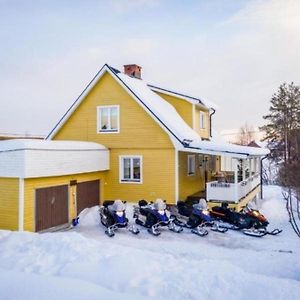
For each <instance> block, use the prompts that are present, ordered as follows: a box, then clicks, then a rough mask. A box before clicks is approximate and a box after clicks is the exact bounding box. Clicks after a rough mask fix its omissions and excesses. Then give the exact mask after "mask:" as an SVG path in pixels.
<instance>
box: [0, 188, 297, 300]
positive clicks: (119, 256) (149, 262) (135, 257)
mask: <svg viewBox="0 0 300 300" xmlns="http://www.w3.org/2000/svg"><path fill="white" fill-rule="evenodd" d="M265 194H266V199H265V201H264V202H263V203H262V208H263V212H264V214H265V215H266V216H267V217H268V218H269V219H270V221H271V224H270V226H271V227H280V228H282V229H283V230H284V233H283V234H281V235H279V236H265V237H263V238H261V239H258V238H252V237H249V236H245V235H243V234H242V233H240V232H236V231H231V232H227V233H225V234H221V233H217V232H210V233H209V235H208V236H207V237H205V238H201V237H198V236H195V235H192V234H191V233H189V231H188V230H186V231H184V232H183V233H181V234H175V233H172V232H170V231H167V230H166V231H164V232H162V234H161V235H160V236H159V237H154V236H151V235H149V234H148V233H147V232H146V230H145V229H141V233H140V234H139V235H138V236H134V235H132V234H130V233H129V232H127V231H126V230H120V231H119V232H118V233H117V234H116V236H115V237H114V238H108V237H107V236H106V235H105V234H104V228H103V226H102V225H99V214H98V207H93V208H91V209H87V210H85V211H83V212H82V214H81V216H80V217H81V218H80V224H79V226H78V227H76V228H75V229H73V230H72V231H67V232H60V233H45V234H35V233H21V232H9V231H0V299H20V297H21V296H22V295H23V296H24V297H23V298H22V299H96V297H98V298H97V299H117V298H118V299H120V298H122V299H125V300H126V299H128V300H132V299H173V300H185V299H189V300H199V299H216V300H218V299H228V300H231V299H232V300H239V299H240V300H245V299H249V300H250V299H251V300H252V299H260V298H261V297H262V295H263V297H264V300H273V299H279V300H280V299H289V300H293V299H298V298H299V294H300V285H299V280H300V275H299V269H300V261H299V259H298V258H299V239H296V236H295V234H294V233H293V231H292V230H291V228H290V225H289V223H288V221H287V215H286V212H285V210H284V202H283V200H282V198H281V194H280V189H278V188H276V187H268V188H267V189H266V190H265ZM131 210H132V206H131V205H128V216H129V217H131V213H130V212H131ZM274 210H278V212H277V213H275V212H274ZM47 284H48V285H47ZM17 289H19V290H21V291H22V290H24V293H22V295H19V294H18V293H19V292H18V290H17Z"/></svg>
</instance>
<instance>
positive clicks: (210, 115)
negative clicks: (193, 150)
mask: <svg viewBox="0 0 300 300" xmlns="http://www.w3.org/2000/svg"><path fill="white" fill-rule="evenodd" d="M211 109H212V113H210V114H209V136H210V137H212V130H211V123H212V122H211V117H212V116H213V115H214V114H215V113H216V110H215V109H214V108H212V107H211Z"/></svg>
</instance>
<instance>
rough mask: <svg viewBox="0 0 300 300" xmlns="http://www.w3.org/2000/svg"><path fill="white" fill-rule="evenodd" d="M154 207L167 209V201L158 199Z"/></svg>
mask: <svg viewBox="0 0 300 300" xmlns="http://www.w3.org/2000/svg"><path fill="white" fill-rule="evenodd" d="M154 208H155V209H156V210H158V211H159V210H163V211H164V210H165V209H166V203H165V202H164V201H163V200H162V199H156V201H155V203H154Z"/></svg>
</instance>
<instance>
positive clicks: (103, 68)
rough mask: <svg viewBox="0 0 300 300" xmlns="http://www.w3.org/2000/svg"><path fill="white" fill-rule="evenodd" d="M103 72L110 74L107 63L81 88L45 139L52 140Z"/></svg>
mask: <svg viewBox="0 0 300 300" xmlns="http://www.w3.org/2000/svg"><path fill="white" fill-rule="evenodd" d="M105 72H109V73H110V74H112V72H111V70H110V69H109V67H108V65H106V64H105V65H104V66H103V67H102V68H101V69H100V71H99V72H98V73H97V74H96V76H95V77H94V78H93V79H92V80H91V81H90V83H89V84H88V85H87V87H86V88H85V89H84V90H83V92H82V93H81V94H80V96H79V97H78V98H77V99H76V100H75V101H74V102H73V104H72V105H71V106H70V108H69V109H68V111H67V112H66V113H65V115H64V116H63V117H62V118H61V119H60V121H59V122H58V123H57V124H56V126H55V127H54V128H53V129H52V131H51V132H50V134H49V135H48V136H47V137H46V140H52V138H53V137H54V136H55V135H56V134H57V132H58V131H59V129H60V128H61V127H62V126H63V125H64V124H65V123H66V121H67V120H68V119H69V117H70V116H71V115H72V114H73V112H74V111H75V110H76V108H77V107H78V106H79V105H80V104H81V102H82V101H83V100H84V98H85V97H86V96H87V95H88V94H89V92H90V91H91V90H92V89H93V87H94V86H95V85H96V83H97V82H98V81H99V80H100V78H101V77H102V76H103V75H104V74H105Z"/></svg>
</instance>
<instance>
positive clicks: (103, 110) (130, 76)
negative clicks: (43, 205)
mask: <svg viewBox="0 0 300 300" xmlns="http://www.w3.org/2000/svg"><path fill="white" fill-rule="evenodd" d="M214 113H215V107H214V106H213V105H211V104H210V103H208V102H206V101H204V100H203V99H201V98H195V97H190V96H188V95H184V94H182V93H178V92H175V91H171V90H167V89H164V88H161V87H157V86H153V85H149V84H147V83H146V82H144V81H143V80H142V78H141V67H139V66H138V65H134V64H133V65H125V66H124V72H120V71H119V70H117V69H115V68H112V67H110V66H108V65H107V64H105V65H104V66H103V67H102V68H101V70H100V71H99V72H98V73H97V74H96V76H95V77H94V78H93V80H92V81H91V82H90V83H89V84H88V86H87V87H86V88H85V90H84V91H83V92H82V94H81V95H80V96H79V98H78V99H77V100H76V101H75V102H74V103H73V104H72V106H71V107H70V108H69V110H68V111H67V112H66V113H65V114H64V116H63V117H62V118H61V120H60V121H59V122H58V123H57V124H56V126H55V127H54V129H53V130H52V131H51V133H50V134H49V135H48V137H47V139H49V140H77V141H92V142H95V143H99V144H102V145H104V146H105V147H107V149H109V151H110V170H109V171H108V173H107V176H106V179H105V183H104V198H103V199H102V200H105V199H116V198H120V199H123V200H127V201H133V202H136V201H138V200H139V199H143V198H144V199H147V200H154V199H156V198H157V197H160V198H163V199H166V200H167V202H168V203H176V201H178V200H182V199H186V198H187V197H205V198H206V199H207V200H208V201H209V202H210V203H214V204H215V203H219V202H222V201H226V202H228V203H230V204H232V206H235V207H237V208H238V209H239V208H240V207H241V206H242V205H245V203H246V202H248V201H250V200H252V199H253V198H255V197H257V196H258V195H259V191H260V183H261V182H260V163H261V158H262V157H263V156H265V155H266V154H267V153H268V150H266V149H259V148H252V147H244V146H237V145H230V144H226V143H223V142H217V141H215V140H214V139H213V138H212V136H211V123H212V115H213V114H214ZM221 160H224V161H225V160H226V162H227V164H226V166H225V164H224V163H221ZM222 166H223V168H224V169H223V170H222ZM225 171H226V173H225ZM220 172H223V173H222V174H226V180H220V178H218V177H217V176H216V175H218V174H219V173H220Z"/></svg>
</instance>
